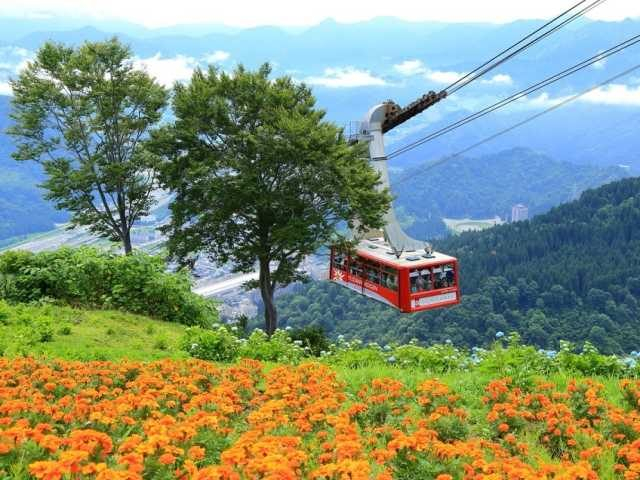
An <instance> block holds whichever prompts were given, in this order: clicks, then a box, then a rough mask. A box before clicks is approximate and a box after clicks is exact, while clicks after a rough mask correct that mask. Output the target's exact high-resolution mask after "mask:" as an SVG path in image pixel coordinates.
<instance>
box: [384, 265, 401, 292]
mask: <svg viewBox="0 0 640 480" xmlns="http://www.w3.org/2000/svg"><path fill="white" fill-rule="evenodd" d="M380 273H381V274H382V279H381V280H382V286H383V287H385V288H388V289H389V290H394V291H395V290H398V271H397V270H395V269H393V268H389V267H383V268H382V270H381V271H380Z"/></svg>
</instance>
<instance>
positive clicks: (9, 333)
mask: <svg viewBox="0 0 640 480" xmlns="http://www.w3.org/2000/svg"><path fill="white" fill-rule="evenodd" d="M184 330H185V327H184V326H182V325H178V324H176V323H171V322H162V321H159V320H152V319H150V318H148V317H144V316H141V315H132V314H129V313H124V312H120V311H110V310H81V309H76V308H71V307H60V306H55V305H44V306H28V305H16V306H9V305H7V304H5V303H2V302H0V350H1V351H2V355H3V356H9V357H16V356H21V355H29V356H36V357H41V356H43V357H48V358H62V359H67V360H118V359H123V358H127V359H131V360H153V359H159V358H180V357H184V354H182V353H181V352H180V349H179V341H180V338H181V337H182V335H183V333H184Z"/></svg>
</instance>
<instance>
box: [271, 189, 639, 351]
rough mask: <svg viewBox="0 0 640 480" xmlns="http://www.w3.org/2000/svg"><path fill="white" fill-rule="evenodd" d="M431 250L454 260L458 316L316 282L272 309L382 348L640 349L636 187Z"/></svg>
mask: <svg viewBox="0 0 640 480" xmlns="http://www.w3.org/2000/svg"><path fill="white" fill-rule="evenodd" d="M437 249H438V250H441V251H445V252H447V253H451V254H453V255H455V256H457V257H458V258H459V260H460V263H461V278H462V280H461V282H462V288H463V301H462V303H461V304H460V305H459V306H457V307H454V308H450V309H445V310H438V311H432V312H423V313H419V314H413V315H406V314H399V313H397V312H396V311H395V310H393V309H391V308H388V307H386V306H383V305H381V304H378V303H377V302H373V301H371V300H367V299H365V298H364V297H362V296H359V295H357V294H355V293H353V292H351V291H348V290H346V289H343V288H340V287H338V286H336V285H333V284H330V283H328V282H318V283H310V284H307V285H302V286H299V287H297V291H296V292H295V293H292V294H287V295H283V296H281V297H280V298H279V299H278V305H279V308H280V313H281V316H282V323H283V324H284V325H290V326H301V325H306V324H311V325H319V326H321V327H322V328H323V329H324V330H325V331H326V332H327V333H328V334H330V335H331V336H336V335H338V334H344V335H345V336H356V337H359V338H361V339H363V340H365V341H378V342H385V343H387V342H393V341H401V342H406V341H408V340H410V339H411V338H414V337H415V338H417V339H419V340H422V341H426V342H428V343H437V342H445V341H447V340H449V341H452V342H454V343H455V344H459V345H469V346H474V345H482V344H487V343H489V342H491V341H492V340H493V339H494V338H495V335H496V333H497V332H500V331H502V332H509V331H518V332H519V333H520V334H521V335H522V337H523V339H524V340H525V341H526V342H528V343H531V344H534V345H537V346H539V347H543V348H557V347H558V345H559V341H560V340H562V339H564V340H570V341H574V342H582V341H584V340H589V341H591V342H592V343H594V344H595V345H596V346H597V347H598V348H600V349H601V350H602V351H604V352H620V351H631V350H637V349H638V347H639V346H640V328H639V327H640V321H639V316H640V306H639V304H638V301H639V299H640V178H629V179H624V180H620V181H617V182H613V183H610V184H607V185H605V186H603V187H600V188H597V189H592V190H587V191H586V192H584V193H583V194H582V195H581V197H580V199H579V200H577V201H574V202H571V203H567V204H564V205H561V206H559V207H556V208H554V209H552V210H551V211H550V212H548V213H546V214H543V215H540V216H537V217H535V218H534V219H533V220H531V221H526V222H519V223H515V224H509V225H503V226H500V227H496V228H492V229H490V230H486V231H483V232H471V233H465V234H463V235H460V236H457V237H449V238H447V239H445V240H442V241H440V242H439V243H438V245H437Z"/></svg>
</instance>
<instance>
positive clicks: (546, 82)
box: [387, 34, 640, 159]
mask: <svg viewBox="0 0 640 480" xmlns="http://www.w3.org/2000/svg"><path fill="white" fill-rule="evenodd" d="M637 43H640V34H639V35H635V36H633V37H631V38H629V39H628V40H625V41H624V42H621V43H619V44H617V45H614V46H613V47H611V48H609V49H607V50H605V51H603V52H600V53H598V54H596V55H594V56H592V57H590V58H587V59H585V60H583V61H581V62H579V63H577V64H575V65H573V66H571V67H569V68H566V69H564V70H562V71H561V72H558V73H556V74H554V75H551V76H550V77H547V78H545V79H544V80H541V81H539V82H537V83H535V84H533V85H531V86H529V87H527V88H525V89H524V90H521V91H519V92H517V93H514V94H513V95H510V96H509V97H507V98H504V99H503V100H500V101H498V102H496V103H494V104H492V105H489V106H488V107H485V108H483V109H482V110H479V111H477V112H475V113H472V114H471V115H468V116H466V117H464V118H462V119H460V120H457V121H456V122H454V123H452V124H450V125H447V126H446V127H443V128H441V129H440V130H437V131H435V132H432V133H430V134H428V135H426V136H424V137H422V138H420V139H418V140H415V141H413V142H411V143H409V144H408V145H405V146H403V147H401V148H399V149H397V150H394V151H393V152H391V153H390V154H389V155H388V156H387V158H389V159H391V158H394V157H397V156H398V155H401V154H403V153H406V152H408V151H410V150H413V149H414V148H416V147H419V146H420V145H423V144H425V143H427V142H430V141H431V140H435V139H436V138H438V137H440V136H442V135H444V134H446V133H449V132H451V131H453V130H456V129H458V128H460V127H462V126H463V125H466V124H467V123H469V122H472V121H474V120H477V119H478V118H481V117H484V116H485V115H488V114H489V113H491V112H494V111H495V110H498V109H500V108H503V107H505V106H507V105H509V104H510V103H513V102H515V101H517V100H519V99H521V98H523V97H525V96H527V95H529V94H531V93H534V92H536V91H538V90H541V89H542V88H544V87H546V86H548V85H551V84H553V83H556V82H558V81H560V80H562V79H564V78H566V77H568V76H570V75H573V74H574V73H577V72H579V71H581V70H584V69H585V68H587V67H589V66H591V65H593V64H595V63H597V62H600V61H602V60H604V59H605V58H608V57H610V56H611V55H614V54H616V53H619V52H621V51H623V50H625V49H627V48H629V47H631V46H633V45H635V44H637Z"/></svg>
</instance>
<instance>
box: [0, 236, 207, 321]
mask: <svg viewBox="0 0 640 480" xmlns="http://www.w3.org/2000/svg"><path fill="white" fill-rule="evenodd" d="M0 283H1V285H0V298H5V299H6V300H8V301H11V302H33V301H40V300H42V299H45V298H51V299H55V300H57V301H60V302H63V303H68V304H71V305H77V306H86V307H92V308H117V309H121V310H125V311H128V312H132V313H139V314H143V315H149V316H151V317H155V318H159V319H162V320H167V321H172V322H177V323H182V324H186V325H211V323H212V322H213V321H215V320H216V319H217V311H216V309H215V305H214V304H213V303H212V302H211V301H209V300H206V299H203V298H202V297H200V296H199V295H196V294H194V293H193V292H191V283H190V280H189V277H188V275H187V274H186V273H182V272H179V273H169V272H167V271H166V266H165V263H164V261H163V260H162V259H161V258H160V257H155V256H151V255H147V254H145V253H141V252H136V253H134V254H132V255H117V254H113V253H107V252H103V251H100V250H96V249H93V248H79V249H71V248H62V249H60V250H56V251H53V252H42V253H31V252H24V251H11V252H6V253H4V254H2V255H0Z"/></svg>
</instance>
